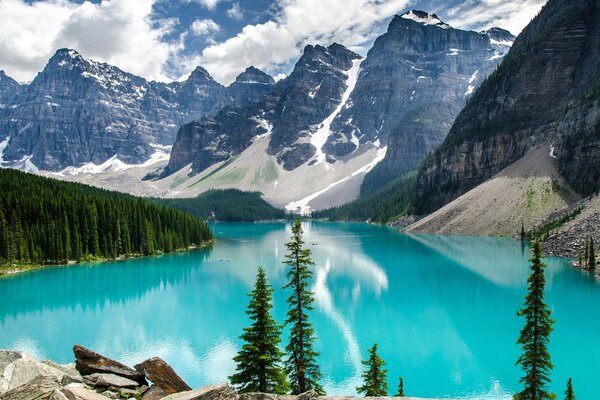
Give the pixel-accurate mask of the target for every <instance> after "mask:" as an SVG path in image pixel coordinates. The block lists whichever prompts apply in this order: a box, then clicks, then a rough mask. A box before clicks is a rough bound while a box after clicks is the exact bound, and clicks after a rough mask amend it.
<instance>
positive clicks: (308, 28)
mask: <svg viewBox="0 0 600 400" xmlns="http://www.w3.org/2000/svg"><path fill="white" fill-rule="evenodd" d="M408 3H409V0H387V1H383V0H328V1H322V0H279V2H278V3H277V12H276V15H275V16H274V18H273V20H271V21H268V22H265V23H262V24H257V25H246V26H245V27H244V28H243V29H242V32H240V33H239V34H238V35H236V36H235V37H232V38H230V39H228V40H226V41H224V42H222V43H218V44H215V45H212V46H209V47H207V48H205V49H204V50H203V52H202V55H201V57H200V58H199V61H200V62H201V63H202V64H203V65H204V66H205V67H206V69H208V71H209V72H210V73H211V74H212V75H213V76H214V77H215V79H217V80H219V81H221V82H224V83H229V82H231V81H232V80H233V79H235V77H236V76H237V75H238V74H239V73H240V72H241V71H243V70H244V68H245V67H247V66H248V65H254V66H256V67H258V68H261V69H264V70H266V71H269V72H271V73H281V72H285V71H282V70H281V69H282V68H284V67H285V66H286V65H287V64H288V63H289V62H290V61H292V60H294V59H295V58H297V57H298V56H299V55H300V53H301V50H302V48H303V47H304V46H305V45H307V44H324V45H328V44H331V43H332V42H339V43H343V44H344V45H346V46H347V47H349V48H351V49H352V50H355V51H359V52H363V53H364V52H365V51H366V49H365V45H366V44H368V43H370V42H371V41H372V40H373V39H374V38H375V36H376V35H377V34H379V33H382V31H383V30H384V29H385V26H384V25H382V24H383V23H386V22H387V20H388V19H389V18H390V17H392V16H393V15H394V14H396V13H397V12H399V11H401V10H403V9H404V8H406V6H407V4H408Z"/></svg>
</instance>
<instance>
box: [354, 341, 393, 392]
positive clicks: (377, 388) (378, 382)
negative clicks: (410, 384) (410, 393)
mask: <svg viewBox="0 0 600 400" xmlns="http://www.w3.org/2000/svg"><path fill="white" fill-rule="evenodd" d="M362 363H363V365H364V366H365V367H366V368H367V370H366V371H364V372H363V373H362V378H363V385H362V386H359V387H357V388H356V391H357V392H358V393H362V394H364V395H365V397H382V396H387V392H388V384H387V376H386V375H387V369H384V368H383V367H385V361H383V360H382V359H381V358H380V357H379V355H378V354H377V343H375V344H374V345H373V347H371V348H370V349H369V358H368V359H366V360H363V362H362ZM400 383H401V384H402V385H403V386H404V383H403V382H402V380H401V381H400ZM402 391H404V388H402Z"/></svg>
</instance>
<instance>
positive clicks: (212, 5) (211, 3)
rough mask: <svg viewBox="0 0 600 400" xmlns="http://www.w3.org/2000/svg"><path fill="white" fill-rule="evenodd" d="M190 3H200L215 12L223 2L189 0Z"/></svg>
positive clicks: (217, 0)
mask: <svg viewBox="0 0 600 400" xmlns="http://www.w3.org/2000/svg"><path fill="white" fill-rule="evenodd" d="M189 2H190V3H192V2H193V3H198V4H200V5H202V6H204V7H206V8H208V9H209V10H211V11H214V10H215V9H216V8H217V5H218V4H219V3H220V2H221V0H189Z"/></svg>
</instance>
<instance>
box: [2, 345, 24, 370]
mask: <svg viewBox="0 0 600 400" xmlns="http://www.w3.org/2000/svg"><path fill="white" fill-rule="evenodd" d="M23 354H24V353H23V352H21V351H16V350H0V371H4V368H6V366H7V365H8V364H10V363H12V362H14V361H16V360H19V359H21V358H23Z"/></svg>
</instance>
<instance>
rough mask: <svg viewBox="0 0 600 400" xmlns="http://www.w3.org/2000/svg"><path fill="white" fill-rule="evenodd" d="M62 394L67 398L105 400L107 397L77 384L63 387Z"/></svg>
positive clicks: (74, 399) (72, 399) (73, 399)
mask: <svg viewBox="0 0 600 400" xmlns="http://www.w3.org/2000/svg"><path fill="white" fill-rule="evenodd" d="M64 394H65V395H66V396H67V398H68V399H69V400H107V399H108V398H109V397H106V396H103V395H101V394H100V393H96V392H93V391H91V390H89V389H86V388H84V387H77V386H67V387H66V388H64Z"/></svg>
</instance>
